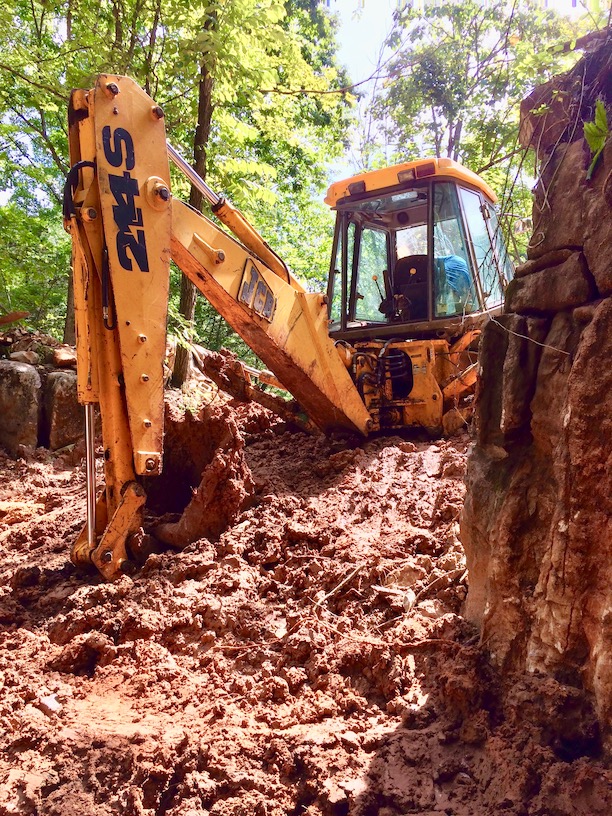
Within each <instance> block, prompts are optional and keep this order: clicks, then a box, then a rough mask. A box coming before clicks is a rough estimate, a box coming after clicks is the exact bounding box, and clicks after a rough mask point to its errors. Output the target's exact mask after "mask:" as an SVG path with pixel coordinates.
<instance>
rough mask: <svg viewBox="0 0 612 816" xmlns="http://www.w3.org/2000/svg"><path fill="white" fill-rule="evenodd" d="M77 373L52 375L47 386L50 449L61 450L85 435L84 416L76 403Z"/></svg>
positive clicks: (56, 372) (69, 372)
mask: <svg viewBox="0 0 612 816" xmlns="http://www.w3.org/2000/svg"><path fill="white" fill-rule="evenodd" d="M76 379H77V377H76V373H75V372H74V371H51V372H50V373H49V374H48V376H47V382H46V385H45V397H44V407H45V417H46V426H47V431H48V439H49V447H50V448H51V450H58V448H63V447H65V446H66V445H70V444H72V443H73V442H76V441H77V440H78V439H80V438H81V437H82V436H83V434H84V432H85V412H84V409H83V406H82V405H80V404H79V402H78V401H77V388H76Z"/></svg>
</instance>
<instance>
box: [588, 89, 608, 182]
mask: <svg viewBox="0 0 612 816" xmlns="http://www.w3.org/2000/svg"><path fill="white" fill-rule="evenodd" d="M609 132H610V131H609V129H608V114H607V112H606V106H605V105H604V103H603V102H602V100H601V99H598V100H597V102H596V103H595V118H594V119H593V121H592V122H585V123H584V138H585V139H586V141H587V144H588V146H589V147H590V149H591V153H592V155H593V159H592V161H591V164H590V165H589V169H588V170H587V174H586V177H587V180H588V179H590V178H591V177H592V175H593V173H594V172H595V168H596V166H597V162H598V161H599V157H600V156H601V154H602V152H603V149H604V147H605V144H606V140H607V138H608V135H609Z"/></svg>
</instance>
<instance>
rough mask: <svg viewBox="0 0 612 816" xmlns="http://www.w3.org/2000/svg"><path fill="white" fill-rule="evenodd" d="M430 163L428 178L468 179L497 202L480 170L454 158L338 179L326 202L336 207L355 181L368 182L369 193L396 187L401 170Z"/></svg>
mask: <svg viewBox="0 0 612 816" xmlns="http://www.w3.org/2000/svg"><path fill="white" fill-rule="evenodd" d="M427 165H433V168H434V172H433V173H431V174H429V175H427V176H424V178H428V179H452V180H454V181H460V182H464V183H466V184H469V185H471V186H472V187H476V188H477V189H479V190H481V192H483V193H484V194H485V196H486V197H487V198H488V199H489V200H490V201H491V202H493V203H495V202H496V201H497V196H496V195H495V193H494V192H493V190H492V189H491V188H490V187H489V185H488V184H487V183H486V181H484V180H483V179H481V178H480V176H477V175H476V173H473V172H472V171H471V170H468V168H467V167H463V165H461V164H458V163H457V162H455V161H453V160H452V159H436V158H431V159H417V160H415V161H411V162H405V163H404V164H397V165H395V166H394V167H384V168H382V169H381V170H371V171H369V172H367V173H359V174H358V175H356V176H351V178H348V179H344V180H342V181H336V182H334V184H332V185H331V186H330V188H329V189H328V191H327V195H326V196H325V203H326V204H328V205H329V206H330V207H332V208H333V207H335V206H336V204H337V203H338V202H339V201H341V200H342V199H343V198H346V197H347V196H349V195H350V192H349V189H348V188H349V184H355V183H357V182H363V183H364V184H365V191H364V192H365V193H369V192H375V191H376V190H384V189H387V188H389V187H396V186H397V185H398V184H400V181H399V179H398V173H409V171H411V170H414V171H416V172H418V169H419V168H424V167H426V166H427Z"/></svg>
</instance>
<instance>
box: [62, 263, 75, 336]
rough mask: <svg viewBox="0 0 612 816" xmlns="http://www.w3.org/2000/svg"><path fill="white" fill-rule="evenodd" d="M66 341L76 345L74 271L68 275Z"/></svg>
mask: <svg viewBox="0 0 612 816" xmlns="http://www.w3.org/2000/svg"><path fill="white" fill-rule="evenodd" d="M63 341H64V343H68V344H69V345H71V346H74V344H75V343H76V330H75V326H74V285H73V280H72V272H70V274H69V275H68V295H67V297H66V320H65V321H64V337H63Z"/></svg>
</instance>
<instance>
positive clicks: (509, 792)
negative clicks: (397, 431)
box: [0, 403, 612, 816]
mask: <svg viewBox="0 0 612 816" xmlns="http://www.w3.org/2000/svg"><path fill="white" fill-rule="evenodd" d="M208 418H209V420H210V422H211V423H213V424H214V423H215V422H216V423H217V425H216V427H217V430H219V431H220V430H221V429H222V428H224V429H225V431H223V433H217V434H216V435H215V434H213V437H214V439H215V440H216V442H215V445H214V446H210V449H207V450H206V451H204V448H205V443H204V441H202V439H203V438H201V441H200V442H198V443H195V444H194V446H193V447H194V450H195V449H196V448H198V445H199V446H200V447H199V449H198V450H199V453H198V456H199V457H200V458H199V459H197V457H195V456H194V457H193V461H191V460H189V459H188V453H189V450H188V448H183V449H181V453H180V454H179V460H180V461H181V462H182V463H183V464H184V465H185V467H186V468H191V469H192V472H191V476H190V477H189V480H188V481H189V485H190V487H192V488H197V485H198V473H197V471H198V468H202V469H203V470H204V472H206V468H207V467H209V466H210V463H211V462H214V461H215V459H216V458H218V457H226V458H227V457H230V458H231V457H232V456H234V454H235V455H236V456H238V454H239V455H240V456H239V457H238V459H240V461H238V459H236V460H235V464H237V467H236V468H234V469H233V470H232V474H233V475H232V479H234V477H235V476H236V474H242V475H241V476H240V477H239V478H236V479H235V481H236V485H234V487H235V488H236V491H237V492H235V493H233V494H232V496H233V498H231V499H229V500H228V501H227V503H226V507H227V509H228V510H229V511H230V512H228V513H227V515H226V518H225V521H224V522H223V523H221V521H219V523H218V525H217V528H216V529H214V530H210V531H209V532H208V536H209V537H205V536H203V535H200V536H199V538H198V540H196V541H194V542H193V543H191V544H189V545H188V546H187V547H186V548H185V549H184V550H183V551H181V552H177V551H174V550H168V551H163V550H162V548H161V547H158V550H160V551H158V552H155V553H153V554H152V555H151V556H150V557H149V558H148V560H147V561H146V563H145V565H144V566H143V567H142V569H141V570H140V571H138V572H137V573H136V574H135V575H134V576H132V577H127V576H126V577H124V578H122V579H121V580H120V581H119V582H118V583H115V584H105V583H102V582H101V581H100V580H99V579H98V578H97V577H96V576H94V575H82V574H79V573H77V572H76V571H75V569H74V568H73V567H72V566H71V565H70V564H69V563H68V552H69V548H70V544H71V542H72V541H73V539H74V538H75V536H76V535H77V533H78V531H79V528H80V526H81V525H82V524H83V521H84V489H83V483H84V474H83V470H82V465H81V462H80V458H79V452H78V451H75V452H73V453H70V454H68V453H66V454H64V455H62V456H58V455H50V454H49V453H48V452H46V451H43V450H39V451H37V452H36V453H33V454H32V455H28V457H27V458H25V459H20V460H18V461H12V460H10V459H7V458H4V457H2V458H1V459H0V467H1V470H2V477H1V482H0V544H1V545H2V550H3V560H2V566H1V568H0V626H1V630H0V685H1V686H2V690H1V695H0V743H1V750H2V753H1V755H0V814H1V815H2V816H3V815H4V814H24V815H27V816H33V815H34V814H37V815H40V816H60V814H61V816H94V814H95V816H107V814H108V816H110V814H126V815H127V816H242V815H243V814H244V815H245V816H246V814H249V815H250V814H254V815H255V816H303V815H304V814H306V815H307V816H322V815H323V814H333V815H337V816H341V815H342V814H350V816H375V815H376V814H378V816H400V814H401V815H402V816H404V815H405V814H410V813H420V814H426V815H427V816H434V814H440V813H443V814H449V816H493V815H494V814H495V815H497V814H512V815H513V816H519V815H520V816H523V815H525V816H565V815H566V814H567V815H568V816H569V814H572V816H574V815H575V814H579V815H581V814H584V816H586V814H589V816H596V815H597V814H601V815H602V816H603V815H604V814H609V813H610V812H612V793H611V788H612V786H611V785H610V782H611V781H612V777H611V775H610V771H609V770H608V769H607V766H606V764H605V758H604V756H603V754H602V749H601V746H600V739H599V732H598V728H597V722H596V720H595V718H594V716H593V713H592V708H591V705H590V701H589V699H588V697H586V696H585V695H584V694H583V692H581V691H580V690H578V689H576V688H573V687H571V686H564V685H562V684H561V683H557V682H555V681H552V680H550V679H539V678H538V677H534V676H515V677H503V676H500V675H499V674H497V673H496V672H495V671H494V670H493V669H491V668H490V665H489V663H488V660H487V653H486V644H484V646H480V645H479V644H478V638H477V635H476V632H475V630H474V629H473V628H472V627H471V626H470V625H469V624H467V623H466V621H465V620H464V619H463V618H462V617H461V609H462V604H463V601H464V599H465V595H466V581H467V575H466V571H465V558H464V554H463V551H462V547H461V544H460V542H459V539H458V532H459V528H458V519H459V514H460V511H461V507H462V502H463V493H464V487H463V481H462V478H463V472H464V462H465V456H466V450H467V447H468V443H469V440H468V438H467V437H466V436H463V437H459V438H458V439H454V440H446V441H439V442H433V443H432V442H423V441H409V440H407V439H400V438H398V437H393V438H385V439H375V440H372V441H369V442H367V443H366V444H363V445H362V446H359V447H350V446H348V445H347V444H346V443H343V442H341V441H330V440H327V439H324V438H321V437H308V436H306V435H304V434H300V433H290V432H288V431H286V429H285V426H283V425H280V424H274V422H273V421H272V420H271V419H270V417H269V416H268V415H267V414H266V413H265V411H263V409H261V408H255V407H250V408H247V407H245V406H237V405H235V404H232V403H229V404H226V403H224V404H223V410H220V411H217V408H216V407H212V408H211V409H210V410H209V412H208ZM177 422H178V424H179V425H180V424H181V423H183V425H185V423H187V424H188V423H193V420H191V419H189V418H187V419H181V417H180V416H179V418H178V420H177ZM195 424H197V423H194V424H193V426H190V427H192V431H193V433H191V432H190V435H191V436H192V437H193V438H194V439H195V437H196V434H197V432H198V431H197V429H196V428H195ZM228 429H229V430H228ZM175 431H176V428H174V429H173V427H172V425H171V427H170V430H169V436H168V448H169V450H171V449H172V447H173V445H174V441H173V437H172V434H174V433H175ZM226 432H227V434H229V436H225V437H224V433H226ZM181 433H182V432H181ZM179 435H180V434H179ZM181 438H182V439H183V440H184V439H185V438H187V437H185V436H182V437H181ZM222 438H225V439H226V444H225V447H223V445H222V446H221V448H219V447H218V441H219V439H222ZM176 444H177V446H178V447H180V445H179V442H177V443H176ZM203 452H205V455H203ZM201 454H202V455H201ZM170 455H172V454H170ZM171 469H172V465H171ZM181 478H183V476H181ZM241 480H242V487H240V485H239V484H238V483H239V482H240V481H241ZM250 480H252V486H250V484H251V482H250ZM230 481H231V479H230ZM189 495H190V494H189V493H187V496H186V498H187V501H189ZM239 495H240V496H241V498H240V499H239V501H238V500H237V497H238V496H239ZM158 498H159V497H158ZM181 501H183V502H184V501H185V494H184V493H183V499H182V500H181ZM179 504H180V502H179ZM238 505H240V507H241V508H242V509H240V508H238ZM183 506H184V504H183ZM157 507H158V510H156V512H163V513H169V512H171V513H177V512H180V511H181V509H182V507H179V506H175V507H170V508H168V507H166V508H163V507H161V506H159V505H157ZM237 508H238V509H237ZM167 518H170V520H172V518H173V517H167ZM174 520H175V519H174ZM150 521H151V522H154V521H155V519H154V518H151V519H150ZM198 523H199V522H198ZM224 525H229V526H227V529H225V531H221V528H222V527H223V526H224Z"/></svg>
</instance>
